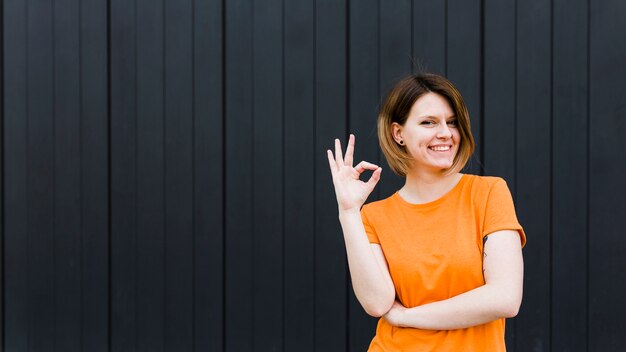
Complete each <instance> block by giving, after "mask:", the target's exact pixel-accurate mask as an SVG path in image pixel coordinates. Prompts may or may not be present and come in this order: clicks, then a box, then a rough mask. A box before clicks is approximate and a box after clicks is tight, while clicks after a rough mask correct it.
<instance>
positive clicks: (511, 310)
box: [501, 297, 522, 319]
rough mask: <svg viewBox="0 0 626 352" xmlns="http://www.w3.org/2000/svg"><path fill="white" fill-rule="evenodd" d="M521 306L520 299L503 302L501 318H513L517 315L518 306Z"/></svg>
mask: <svg viewBox="0 0 626 352" xmlns="http://www.w3.org/2000/svg"><path fill="white" fill-rule="evenodd" d="M521 304H522V299H521V297H520V298H519V299H513V300H509V301H507V302H505V304H504V305H503V307H502V310H501V315H502V317H503V318H507V319H509V318H515V317H516V316H517V314H518V313H519V309H520V306H521Z"/></svg>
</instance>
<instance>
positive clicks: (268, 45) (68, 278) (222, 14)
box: [0, 0, 626, 351]
mask: <svg viewBox="0 0 626 352" xmlns="http://www.w3.org/2000/svg"><path fill="white" fill-rule="evenodd" d="M1 14H2V21H1V23H2V28H3V38H2V45H3V56H2V64H3V66H2V84H3V87H2V116H1V119H0V120H1V122H2V133H3V135H2V138H1V139H0V140H1V143H2V149H1V150H2V175H1V180H2V185H3V186H2V194H1V196H2V204H3V213H2V266H1V267H2V292H3V306H2V310H1V311H0V313H1V315H2V327H3V329H2V331H3V336H2V337H3V340H2V343H3V347H4V350H7V351H22V350H62V351H74V350H89V351H95V350H102V351H104V350H112V351H118V350H138V351H170V350H176V351H182V350H216V351H219V350H229V351H247V350H259V351H283V350H284V351H294V350H298V351H329V350H350V351H360V350H364V349H365V348H367V346H368V344H369V342H370V340H371V338H372V336H373V335H374V329H375V324H376V319H373V318H371V317H368V316H367V315H366V314H365V313H364V312H363V310H362V309H361V307H360V306H359V304H358V302H357V301H356V299H355V297H354V294H353V292H352V288H351V286H350V278H349V273H348V271H347V266H346V259H345V249H344V247H343V246H344V244H343V238H342V235H341V229H340V226H339V222H338V221H337V213H336V212H337V210H336V204H335V196H334V194H333V190H332V185H331V182H330V173H329V170H328V164H327V162H326V154H325V151H326V149H328V148H332V146H333V139H334V138H340V139H341V140H342V142H343V143H344V145H345V141H346V139H347V136H348V134H349V133H354V134H355V135H356V141H357V143H356V152H355V161H356V162H358V161H360V160H368V161H371V162H374V163H378V164H379V165H382V166H383V167H384V168H385V171H384V172H383V175H382V180H381V182H380V185H379V186H378V187H377V189H376V190H375V192H374V193H373V194H372V195H371V197H370V201H373V200H377V199H380V198H384V197H387V196H388V195H389V194H391V193H392V192H394V191H395V190H397V188H398V187H400V186H401V185H402V180H401V179H400V178H398V177H396V176H395V175H392V172H391V170H389V168H388V167H387V165H386V161H385V159H384V157H383V155H382V153H380V151H379V148H378V145H377V136H376V126H375V123H376V115H377V109H378V107H379V105H380V104H381V102H382V99H383V97H384V95H385V94H386V93H387V91H388V89H389V88H390V87H391V86H392V84H393V82H394V81H395V80H397V79H398V78H400V77H401V76H402V75H404V74H406V73H409V72H411V71H416V70H420V69H425V70H430V71H434V72H437V73H443V74H447V75H448V76H449V78H450V79H451V80H452V81H454V82H455V83H456V84H457V86H458V87H459V88H460V90H461V92H462V93H463V94H464V97H465V100H466V103H467V104H468V107H469V111H470V115H471V118H472V128H473V132H474V137H475V139H476V142H477V150H476V154H475V156H474V158H473V159H472V162H471V164H470V165H469V166H468V168H467V169H466V170H468V172H472V173H481V174H486V175H498V176H502V177H504V178H505V179H506V180H507V182H508V185H509V187H510V189H511V191H512V193H513V195H514V198H515V200H516V202H517V213H518V216H519V218H520V221H521V222H522V225H523V226H524V227H525V229H526V232H527V235H528V246H527V247H526V248H525V250H524V253H525V260H526V272H525V296H524V302H523V305H522V309H521V311H520V314H519V315H518V317H517V318H515V319H510V320H509V321H508V323H507V330H506V339H507V346H508V349H509V350H511V351H526V350H535V351H548V350H572V351H585V350H590V351H594V350H615V349H618V348H620V346H622V345H623V344H624V342H626V341H625V340H624V339H623V337H622V334H620V333H619V331H621V330H620V329H621V327H622V326H623V323H622V321H623V319H620V316H623V315H624V314H622V313H623V312H622V310H623V309H622V306H623V305H620V299H621V295H620V292H622V291H623V289H624V287H623V282H624V281H625V280H623V279H621V278H622V277H623V274H622V272H623V270H621V269H622V268H623V266H624V260H623V258H624V257H626V256H624V253H626V251H625V248H626V241H625V240H624V239H623V236H621V233H622V232H623V230H622V226H621V225H620V224H619V223H618V221H619V219H622V218H624V217H625V216H626V207H625V206H624V204H623V202H621V201H620V200H621V198H623V197H624V195H626V190H624V187H623V186H622V182H621V180H622V178H623V177H622V176H623V174H624V171H625V170H624V165H626V155H625V154H624V153H623V148H621V145H622V144H623V143H622V141H621V134H620V133H621V131H622V130H624V128H625V127H626V126H623V122H624V121H626V120H625V119H624V114H625V111H626V110H625V109H624V104H623V101H625V100H626V97H625V96H624V89H622V88H623V84H622V83H620V82H622V81H624V80H626V72H625V71H624V68H623V62H624V60H626V46H625V45H624V44H623V43H624V42H626V40H625V39H626V38H624V37H625V36H626V30H625V29H624V28H623V27H624V25H623V21H620V18H622V17H623V16H624V15H626V8H625V7H624V5H623V3H622V2H620V1H617V0H606V1H602V2H593V3H590V2H588V1H585V0H577V1H574V2H565V1H562V0H533V1H530V2H529V1H526V2H521V1H515V0H510V1H505V2H503V1H492V0H481V1H478V0H476V1H457V0H447V1H437V2H433V1H421V0H413V1H409V0H403V1H395V2H389V1H383V0H368V1H360V2H354V1H343V2H336V1H335V2H333V1H326V0H311V1H307V2H291V1H284V0H281V1H278V0H266V1H259V2H252V1H249V0H226V1H221V0H213V1H199V0H185V1H174V0H159V1H146V0H133V1H120V0H112V1H108V2H107V1H105V0H88V1H87V0H86V1H76V0H57V1H51V0H47V1H46V0H28V1H15V0H4V1H3V2H2V11H1ZM622 330H623V329H622Z"/></svg>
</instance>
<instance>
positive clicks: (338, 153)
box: [335, 139, 343, 166]
mask: <svg viewBox="0 0 626 352" xmlns="http://www.w3.org/2000/svg"><path fill="white" fill-rule="evenodd" d="M335 161H337V166H340V165H343V155H342V154H341V142H340V141H339V139H335Z"/></svg>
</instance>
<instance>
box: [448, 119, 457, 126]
mask: <svg viewBox="0 0 626 352" xmlns="http://www.w3.org/2000/svg"><path fill="white" fill-rule="evenodd" d="M448 125H450V126H458V124H457V121H456V119H455V120H450V121H448Z"/></svg>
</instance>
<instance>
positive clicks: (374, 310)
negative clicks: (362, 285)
mask: <svg viewBox="0 0 626 352" xmlns="http://www.w3.org/2000/svg"><path fill="white" fill-rule="evenodd" d="M363 308H364V309H365V313H367V314H368V315H369V316H371V317H374V318H380V317H382V316H383V315H385V314H387V312H388V311H389V309H391V304H390V305H389V306H388V307H387V306H386V305H382V304H377V305H371V306H369V307H363Z"/></svg>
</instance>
